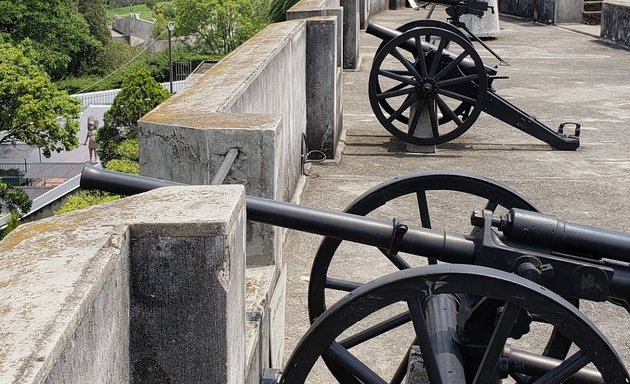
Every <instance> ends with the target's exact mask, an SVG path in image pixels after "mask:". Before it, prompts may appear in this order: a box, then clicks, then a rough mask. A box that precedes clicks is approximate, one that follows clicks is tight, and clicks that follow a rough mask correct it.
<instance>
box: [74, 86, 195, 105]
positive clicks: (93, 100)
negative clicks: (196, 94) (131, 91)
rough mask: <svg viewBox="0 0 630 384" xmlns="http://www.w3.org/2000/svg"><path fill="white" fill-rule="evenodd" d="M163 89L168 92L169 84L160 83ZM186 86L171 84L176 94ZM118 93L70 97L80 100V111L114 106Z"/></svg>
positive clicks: (101, 92) (109, 92) (107, 92)
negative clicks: (102, 106)
mask: <svg viewBox="0 0 630 384" xmlns="http://www.w3.org/2000/svg"><path fill="white" fill-rule="evenodd" d="M160 84H161V85H162V86H163V87H164V88H165V89H167V90H169V91H170V83H169V82H166V83H160ZM187 85H188V84H186V81H183V80H182V81H174V82H173V93H177V92H179V91H181V90H182V89H184V88H186V86H187ZM118 92H120V88H118V89H110V90H107V91H98V92H86V93H75V94H74V95H71V96H72V97H76V98H77V99H79V100H81V110H84V109H86V108H87V107H89V106H90V105H112V104H114V98H115V97H116V95H118Z"/></svg>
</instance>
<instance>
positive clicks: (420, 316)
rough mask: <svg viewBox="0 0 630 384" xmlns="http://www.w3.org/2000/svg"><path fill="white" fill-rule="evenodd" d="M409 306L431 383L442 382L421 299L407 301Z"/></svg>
mask: <svg viewBox="0 0 630 384" xmlns="http://www.w3.org/2000/svg"><path fill="white" fill-rule="evenodd" d="M407 306H408V307H409V313H411V321H412V323H413V328H414V330H415V331H416V339H418V344H419V345H420V352H421V353H422V357H423V358H424V363H425V365H426V367H427V374H428V376H429V382H430V383H431V384H442V378H441V376H440V369H439V366H438V363H437V359H436V356H435V354H434V353H433V346H432V345H431V341H430V340H431V339H430V338H429V330H428V328H427V323H426V321H425V319H424V313H423V311H422V304H421V303H420V299H419V298H417V297H416V298H414V299H411V300H409V301H408V302H407Z"/></svg>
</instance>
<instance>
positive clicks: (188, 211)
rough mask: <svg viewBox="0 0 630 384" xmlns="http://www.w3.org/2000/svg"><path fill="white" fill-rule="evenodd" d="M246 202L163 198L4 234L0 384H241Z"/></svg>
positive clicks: (206, 194) (230, 189)
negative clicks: (144, 383)
mask: <svg viewBox="0 0 630 384" xmlns="http://www.w3.org/2000/svg"><path fill="white" fill-rule="evenodd" d="M244 197H245V196H244V189H243V187H242V186H220V187H217V186H214V187H170V188H163V189H160V190H156V191H152V192H149V193H147V194H143V195H138V196H133V197H129V198H125V199H123V200H119V201H116V202H112V203H109V204H105V205H100V206H96V207H92V208H89V209H87V210H81V211H75V212H72V213H70V214H66V215H61V216H55V217H52V218H48V219H43V220H40V221H37V222H34V223H28V224H24V225H22V226H20V227H19V228H18V229H16V230H15V231H13V232H12V233H11V234H9V236H7V238H6V239H4V240H3V241H2V242H0V303H2V304H0V308H1V310H0V329H2V332H0V345H2V354H1V356H2V358H1V359H0V382H2V383H7V384H9V383H50V384H57V383H60V384H61V383H64V384H74V383H77V384H84V383H88V382H90V383H104V384H105V383H129V382H130V377H132V378H133V380H134V381H136V382H152V383H161V382H171V383H199V382H200V381H203V382H216V383H219V382H220V383H234V384H236V383H238V384H240V383H243V382H244V380H245V336H244V335H245V324H244V318H245V300H244V291H245V274H244V270H245V262H244V259H245V257H244V243H245V233H244V221H245V207H244ZM173 341H176V342H173Z"/></svg>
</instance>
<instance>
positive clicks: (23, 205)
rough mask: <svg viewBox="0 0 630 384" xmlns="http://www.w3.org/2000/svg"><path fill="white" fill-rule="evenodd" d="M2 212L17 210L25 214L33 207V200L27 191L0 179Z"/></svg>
mask: <svg viewBox="0 0 630 384" xmlns="http://www.w3.org/2000/svg"><path fill="white" fill-rule="evenodd" d="M0 202H2V203H4V204H0V212H2V211H4V212H6V211H17V212H19V213H22V214H25V213H27V212H28V211H29V210H30V209H31V200H30V199H29V197H28V195H27V194H26V192H24V191H23V190H21V189H19V188H14V187H12V186H10V185H8V184H6V183H4V182H2V181H0Z"/></svg>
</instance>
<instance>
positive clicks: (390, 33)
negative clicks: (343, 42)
mask: <svg viewBox="0 0 630 384" xmlns="http://www.w3.org/2000/svg"><path fill="white" fill-rule="evenodd" d="M365 32H367V33H369V34H370V35H372V36H376V37H378V38H379V39H381V40H383V41H390V40H392V39H394V38H396V37H398V36H400V35H402V32H400V31H397V30H395V29H390V28H387V27H384V26H382V25H379V24H376V23H368V26H367V28H366V29H365ZM421 44H422V49H423V50H424V51H429V52H436V51H437V46H435V45H434V44H431V43H429V42H426V41H422V42H421ZM400 47H401V48H402V49H404V50H406V51H409V52H415V51H416V43H415V42H414V41H413V40H411V39H410V40H407V41H406V42H404V43H403V44H401V45H400ZM442 55H444V56H448V57H450V58H451V59H455V58H456V57H457V55H455V54H454V53H452V52H450V51H449V50H447V49H444V50H443V51H442ZM459 66H460V67H461V68H462V69H464V70H465V72H467V71H468V70H470V71H472V70H474V68H475V63H474V62H473V61H472V60H471V59H470V58H465V59H464V60H462V61H461V62H460V63H459ZM485 68H486V72H487V73H488V75H496V74H497V71H496V70H494V69H492V68H490V67H488V66H485Z"/></svg>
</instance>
